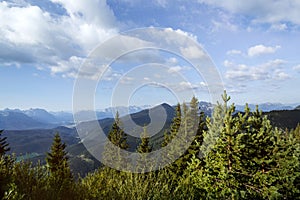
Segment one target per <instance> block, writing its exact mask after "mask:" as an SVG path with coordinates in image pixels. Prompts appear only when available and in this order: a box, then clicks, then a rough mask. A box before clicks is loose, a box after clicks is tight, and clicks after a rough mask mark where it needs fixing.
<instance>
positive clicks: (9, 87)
mask: <svg viewBox="0 0 300 200" xmlns="http://www.w3.org/2000/svg"><path fill="white" fill-rule="evenodd" d="M299 10H300V2H299V1H295V0H264V1H260V0H249V1H243V2H242V1H234V0H223V1H218V0H191V1H184V0H172V1H171V0H152V1H143V0H108V1H105V0H85V1H71V0H50V1H40V0H12V1H0V85H1V86H0V99H1V100H0V109H5V108H19V109H29V108H44V109H47V110H50V111H61V110H67V111H70V110H72V106H73V102H74V101H76V99H75V100H74V98H76V95H75V97H74V88H76V81H78V72H79V71H80V69H81V67H82V66H83V65H84V64H87V62H86V61H87V60H88V59H89V58H91V56H92V55H94V53H95V52H97V48H99V47H100V48H101V47H103V46H105V45H106V46H105V47H106V48H105V51H102V52H100V53H101V55H102V57H103V60H104V57H105V56H104V55H110V53H111V54H113V53H116V52H118V51H119V50H120V49H125V50H130V49H131V48H133V47H135V46H137V45H141V46H143V47H144V46H145V45H146V46H147V45H150V46H151V44H153V43H157V44H158V43H159V42H158V41H159V40H157V39H158V36H160V37H161V40H162V41H164V42H165V43H164V44H163V45H166V46H165V47H166V49H168V45H169V44H167V42H168V41H172V40H176V38H175V37H174V38H171V37H169V38H165V37H166V35H158V33H157V35H156V38H150V36H149V38H147V37H146V36H147V34H145V35H143V34H140V36H139V37H140V38H135V37H134V34H133V33H136V30H140V29H142V28H144V29H149V28H159V30H161V32H164V33H165V34H169V33H172V34H173V36H176V37H177V36H178V34H181V35H182V36H184V37H189V38H191V39H192V40H193V41H195V42H197V43H198V44H199V45H200V46H201V48H203V49H202V50H203V51H201V52H200V54H197V53H199V51H197V49H194V48H190V47H179V48H181V50H182V51H181V55H178V54H174V52H170V51H165V50H164V49H160V50H159V49H145V48H144V49H142V50H139V51H136V52H127V53H126V54H125V55H122V56H121V57H120V58H118V59H117V60H113V62H112V63H111V65H110V66H109V67H108V68H106V66H108V64H109V61H110V60H111V57H109V59H107V58H108V57H105V59H107V60H105V62H104V61H103V60H101V65H97V67H95V66H93V68H90V69H93V70H96V71H90V72H89V73H87V72H86V73H85V77H84V78H86V79H88V80H93V81H94V83H96V84H97V86H96V88H95V89H94V94H93V96H88V97H87V98H92V99H94V104H95V105H94V106H95V108H96V109H100V108H105V107H110V106H111V105H156V104H158V103H162V102H166V103H170V104H175V103H176V101H178V98H177V96H180V95H183V96H186V101H188V100H189V99H188V98H190V94H191V93H189V90H193V92H194V93H193V94H195V95H196V96H197V97H198V98H199V100H204V101H210V100H212V98H211V96H210V92H209V91H210V90H209V86H210V84H211V83H210V82H209V81H207V76H208V75H207V74H206V72H204V73H202V74H200V75H199V73H197V72H196V71H195V68H194V67H193V65H191V63H190V62H188V61H189V60H186V58H189V57H190V58H191V57H193V56H198V55H199V56H201V55H202V53H203V52H204V53H203V54H206V55H207V57H206V58H209V60H210V61H211V63H213V64H214V66H215V69H216V70H217V71H218V76H220V77H219V78H220V80H221V81H222V82H221V83H219V82H220V81H218V83H216V84H222V87H224V89H226V91H227V92H228V93H229V95H230V96H231V99H232V101H233V102H235V103H236V104H244V103H246V102H248V103H254V104H259V103H265V102H271V103H278V102H280V103H284V104H298V103H299V104H300V95H299V92H300V87H299V86H300V76H299V75H300V58H299V50H298V49H299V46H300V37H299V36H300V12H299ZM132 31H133V32H132ZM128 32H129V33H130V34H131V33H132V34H131V35H130V37H128V35H127V36H126V34H127V33H128ZM159 33H160V32H159ZM137 35H138V34H137ZM169 36H170V35H169ZM137 37H138V36H137ZM112 38H118V39H119V40H118V41H117V43H113V40H112ZM153 40H155V41H153ZM162 43H163V42H162ZM101 45H102V46H101ZM97 56H98V57H97V58H98V59H100V57H101V56H100V54H99V52H98V54H97ZM102 57H101V58H102ZM102 61H103V62H102ZM98 64H99V63H98ZM160 65H163V67H162V66H160ZM139 66H142V67H140V68H139ZM156 67H157V68H156ZM95 68H97V69H95ZM104 69H105V70H106V71H105V70H104ZM98 72H101V73H104V76H103V77H101V78H100V79H99V76H98V75H99V73H98ZM207 73H208V74H209V70H208V69H207ZM182 76H184V79H182V80H181V77H182ZM160 78H161V80H162V79H164V80H163V81H161V82H159V80H160ZM153 79H155V81H153ZM149 80H152V82H149ZM174 80H175V82H174ZM172 81H173V82H172ZM147 83H148V84H147ZM149 83H151V84H149ZM132 85H135V87H134V88H133V87H131V86H132ZM175 85H176V86H175ZM172 86H173V87H172ZM126 88H131V89H132V88H133V90H132V91H130V92H125V91H126V90H125V89H126ZM122 92H123V93H124V94H123V93H122ZM128 93H129V95H128ZM81 94H82V95H81V96H84V92H82V93H81ZM125 96H126V97H125ZM127 96H128V97H127ZM121 100H122V101H121Z"/></svg>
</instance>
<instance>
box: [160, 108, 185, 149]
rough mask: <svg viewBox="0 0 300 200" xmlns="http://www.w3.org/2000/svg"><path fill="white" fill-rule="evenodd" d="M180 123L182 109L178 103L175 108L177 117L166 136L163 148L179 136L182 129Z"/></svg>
mask: <svg viewBox="0 0 300 200" xmlns="http://www.w3.org/2000/svg"><path fill="white" fill-rule="evenodd" d="M180 123H181V107H180V103H178V104H177V106H176V108H175V116H174V118H173V120H172V123H171V125H170V129H169V130H167V131H166V132H165V134H164V140H163V142H162V147H164V146H167V145H168V143H169V142H170V141H171V140H172V139H173V138H174V136H175V135H176V134H177V132H178V130H179V128H180Z"/></svg>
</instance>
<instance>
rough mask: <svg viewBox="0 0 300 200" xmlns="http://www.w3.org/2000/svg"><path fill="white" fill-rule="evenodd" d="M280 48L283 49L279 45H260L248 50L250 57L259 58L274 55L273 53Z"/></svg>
mask: <svg viewBox="0 0 300 200" xmlns="http://www.w3.org/2000/svg"><path fill="white" fill-rule="evenodd" d="M280 48H281V47H280V46H279V45H277V46H274V47H271V46H264V45H262V44H260V45H256V46H253V47H250V48H249V49H248V56H250V57H253V56H259V55H262V54H272V53H275V52H276V51H277V50H278V49H280Z"/></svg>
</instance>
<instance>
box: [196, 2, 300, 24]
mask: <svg viewBox="0 0 300 200" xmlns="http://www.w3.org/2000/svg"><path fill="white" fill-rule="evenodd" d="M198 2H200V3H205V4H208V5H212V6H215V7H221V8H223V9H225V10H227V11H229V12H231V13H236V14H244V15H247V16H250V17H252V18H253V19H254V22H267V23H278V22H282V21H289V22H291V23H294V24H298V25H299V24H300V12H299V10H300V2H299V1H293V0H264V1H261V0H251V1H236V0H223V1H219V0H198Z"/></svg>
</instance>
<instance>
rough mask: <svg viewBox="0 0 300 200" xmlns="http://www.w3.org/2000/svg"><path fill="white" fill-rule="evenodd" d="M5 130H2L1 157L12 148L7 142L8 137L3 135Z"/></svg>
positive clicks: (0, 133)
mask: <svg viewBox="0 0 300 200" xmlns="http://www.w3.org/2000/svg"><path fill="white" fill-rule="evenodd" d="M2 134H3V130H0V157H2V156H4V155H5V153H6V152H8V151H9V150H10V148H9V146H8V145H9V144H8V143H7V142H6V139H7V137H3V138H2V137H1V135H2Z"/></svg>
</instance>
